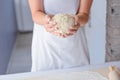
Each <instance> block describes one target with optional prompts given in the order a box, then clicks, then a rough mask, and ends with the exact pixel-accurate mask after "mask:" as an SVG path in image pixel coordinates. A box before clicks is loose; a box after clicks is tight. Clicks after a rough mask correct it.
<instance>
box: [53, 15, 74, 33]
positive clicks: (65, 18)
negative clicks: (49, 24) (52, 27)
mask: <svg viewBox="0 0 120 80" xmlns="http://www.w3.org/2000/svg"><path fill="white" fill-rule="evenodd" d="M52 20H53V21H55V22H56V23H57V26H58V29H59V31H60V32H61V33H63V34H65V33H67V32H68V30H69V29H70V28H71V27H73V25H74V18H73V16H71V15H68V14H56V15H55V16H54V17H53V19H52Z"/></svg>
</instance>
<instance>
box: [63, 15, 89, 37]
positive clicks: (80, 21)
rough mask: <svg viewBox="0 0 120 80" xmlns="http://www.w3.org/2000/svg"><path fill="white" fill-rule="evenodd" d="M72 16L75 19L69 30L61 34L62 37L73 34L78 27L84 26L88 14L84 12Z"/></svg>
mask: <svg viewBox="0 0 120 80" xmlns="http://www.w3.org/2000/svg"><path fill="white" fill-rule="evenodd" d="M73 17H74V20H75V23H74V26H73V27H72V28H71V29H70V30H69V32H68V33H66V34H64V35H63V37H64V38H66V37H68V36H72V35H74V34H75V33H76V32H77V31H78V29H79V28H80V27H82V26H84V25H85V24H86V23H87V22H88V19H89V17H88V15H86V14H78V15H73Z"/></svg>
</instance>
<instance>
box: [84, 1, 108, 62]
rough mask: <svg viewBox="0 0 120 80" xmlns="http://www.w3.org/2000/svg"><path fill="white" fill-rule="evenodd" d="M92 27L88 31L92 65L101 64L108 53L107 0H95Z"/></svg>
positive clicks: (92, 10) (92, 11)
mask: <svg viewBox="0 0 120 80" xmlns="http://www.w3.org/2000/svg"><path fill="white" fill-rule="evenodd" d="M90 25H91V26H90V27H89V25H88V27H87V29H86V30H88V31H87V37H88V43H89V50H90V58H91V64H101V63H104V62H105V53H106V48H105V45H106V0H93V5H92V9H91V21H90Z"/></svg>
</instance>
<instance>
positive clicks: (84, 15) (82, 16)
mask: <svg viewBox="0 0 120 80" xmlns="http://www.w3.org/2000/svg"><path fill="white" fill-rule="evenodd" d="M77 17H78V22H79V23H80V24H81V25H85V24H86V23H87V21H88V19H89V13H85V12H80V13H78V14H77Z"/></svg>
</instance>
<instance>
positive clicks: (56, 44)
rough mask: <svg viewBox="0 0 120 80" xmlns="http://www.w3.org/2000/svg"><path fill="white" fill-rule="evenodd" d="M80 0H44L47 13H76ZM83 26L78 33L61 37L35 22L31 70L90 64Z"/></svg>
mask: <svg viewBox="0 0 120 80" xmlns="http://www.w3.org/2000/svg"><path fill="white" fill-rule="evenodd" d="M78 7H79V0H44V9H45V12H46V13H47V14H57V13H67V14H76V12H77V10H78ZM84 29H85V28H84V27H82V28H80V29H79V30H78V32H77V33H76V34H74V35H73V36H70V37H67V38H60V37H58V36H55V35H53V34H51V33H48V32H46V30H45V28H44V26H42V25H38V24H36V23H34V30H33V40H32V69H31V71H40V70H50V69H62V68H72V67H79V66H83V65H87V64H89V51H88V46H87V41H86V36H85V30H84Z"/></svg>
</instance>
